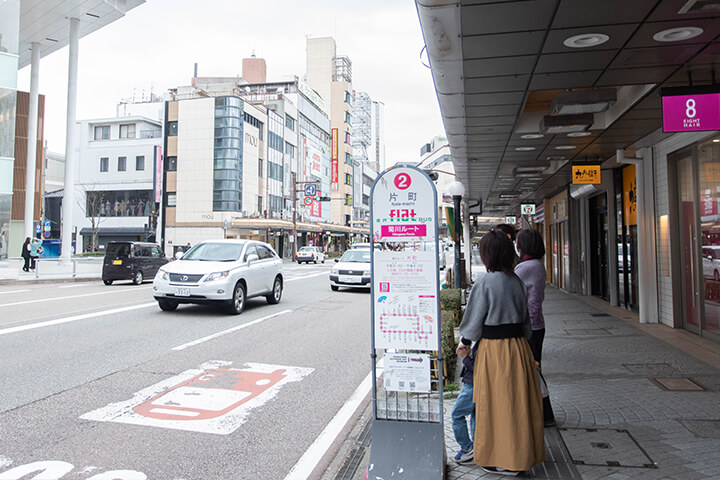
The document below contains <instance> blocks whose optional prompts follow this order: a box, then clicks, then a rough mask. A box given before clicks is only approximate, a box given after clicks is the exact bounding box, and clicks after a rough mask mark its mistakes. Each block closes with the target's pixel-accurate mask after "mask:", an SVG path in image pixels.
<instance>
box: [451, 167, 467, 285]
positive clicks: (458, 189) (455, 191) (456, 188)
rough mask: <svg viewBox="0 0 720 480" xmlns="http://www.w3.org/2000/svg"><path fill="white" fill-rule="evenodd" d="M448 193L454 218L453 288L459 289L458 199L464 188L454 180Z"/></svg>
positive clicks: (463, 192) (460, 197)
mask: <svg viewBox="0 0 720 480" xmlns="http://www.w3.org/2000/svg"><path fill="white" fill-rule="evenodd" d="M448 193H449V194H450V196H452V199H453V207H454V208H453V210H454V212H453V213H454V216H455V221H454V223H455V232H454V237H455V238H453V241H454V242H455V261H454V262H453V263H454V265H453V268H454V269H455V288H460V283H461V282H460V278H461V275H460V199H462V196H463V195H464V194H465V186H464V185H463V184H462V183H460V182H458V181H457V180H455V181H454V182H452V183H451V184H450V185H448Z"/></svg>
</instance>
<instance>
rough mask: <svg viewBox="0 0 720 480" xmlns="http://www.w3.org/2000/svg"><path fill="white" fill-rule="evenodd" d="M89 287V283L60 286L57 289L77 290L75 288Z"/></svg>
mask: <svg viewBox="0 0 720 480" xmlns="http://www.w3.org/2000/svg"><path fill="white" fill-rule="evenodd" d="M88 285H90V284H89V283H76V284H75V285H61V286H59V287H57V288H77V287H86V286H88Z"/></svg>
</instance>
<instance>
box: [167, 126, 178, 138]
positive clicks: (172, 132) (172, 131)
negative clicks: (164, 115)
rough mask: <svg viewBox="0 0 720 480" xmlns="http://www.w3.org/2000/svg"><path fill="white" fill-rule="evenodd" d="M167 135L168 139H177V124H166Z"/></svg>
mask: <svg viewBox="0 0 720 480" xmlns="http://www.w3.org/2000/svg"><path fill="white" fill-rule="evenodd" d="M167 134H168V137H177V134H178V124H177V122H168V124H167Z"/></svg>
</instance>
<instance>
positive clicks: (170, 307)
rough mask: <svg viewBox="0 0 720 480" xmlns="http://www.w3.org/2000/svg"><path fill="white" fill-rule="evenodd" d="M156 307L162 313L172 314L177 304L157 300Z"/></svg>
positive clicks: (170, 301)
mask: <svg viewBox="0 0 720 480" xmlns="http://www.w3.org/2000/svg"><path fill="white" fill-rule="evenodd" d="M158 306H159V307H160V310H162V311H163V312H172V311H174V310H175V309H176V308H177V307H178V304H177V302H173V301H172V300H158Z"/></svg>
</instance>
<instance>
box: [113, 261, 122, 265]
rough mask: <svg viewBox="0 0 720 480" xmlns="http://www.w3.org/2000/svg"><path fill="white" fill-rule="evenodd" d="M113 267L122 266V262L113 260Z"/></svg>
mask: <svg viewBox="0 0 720 480" xmlns="http://www.w3.org/2000/svg"><path fill="white" fill-rule="evenodd" d="M113 265H122V260H113Z"/></svg>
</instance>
